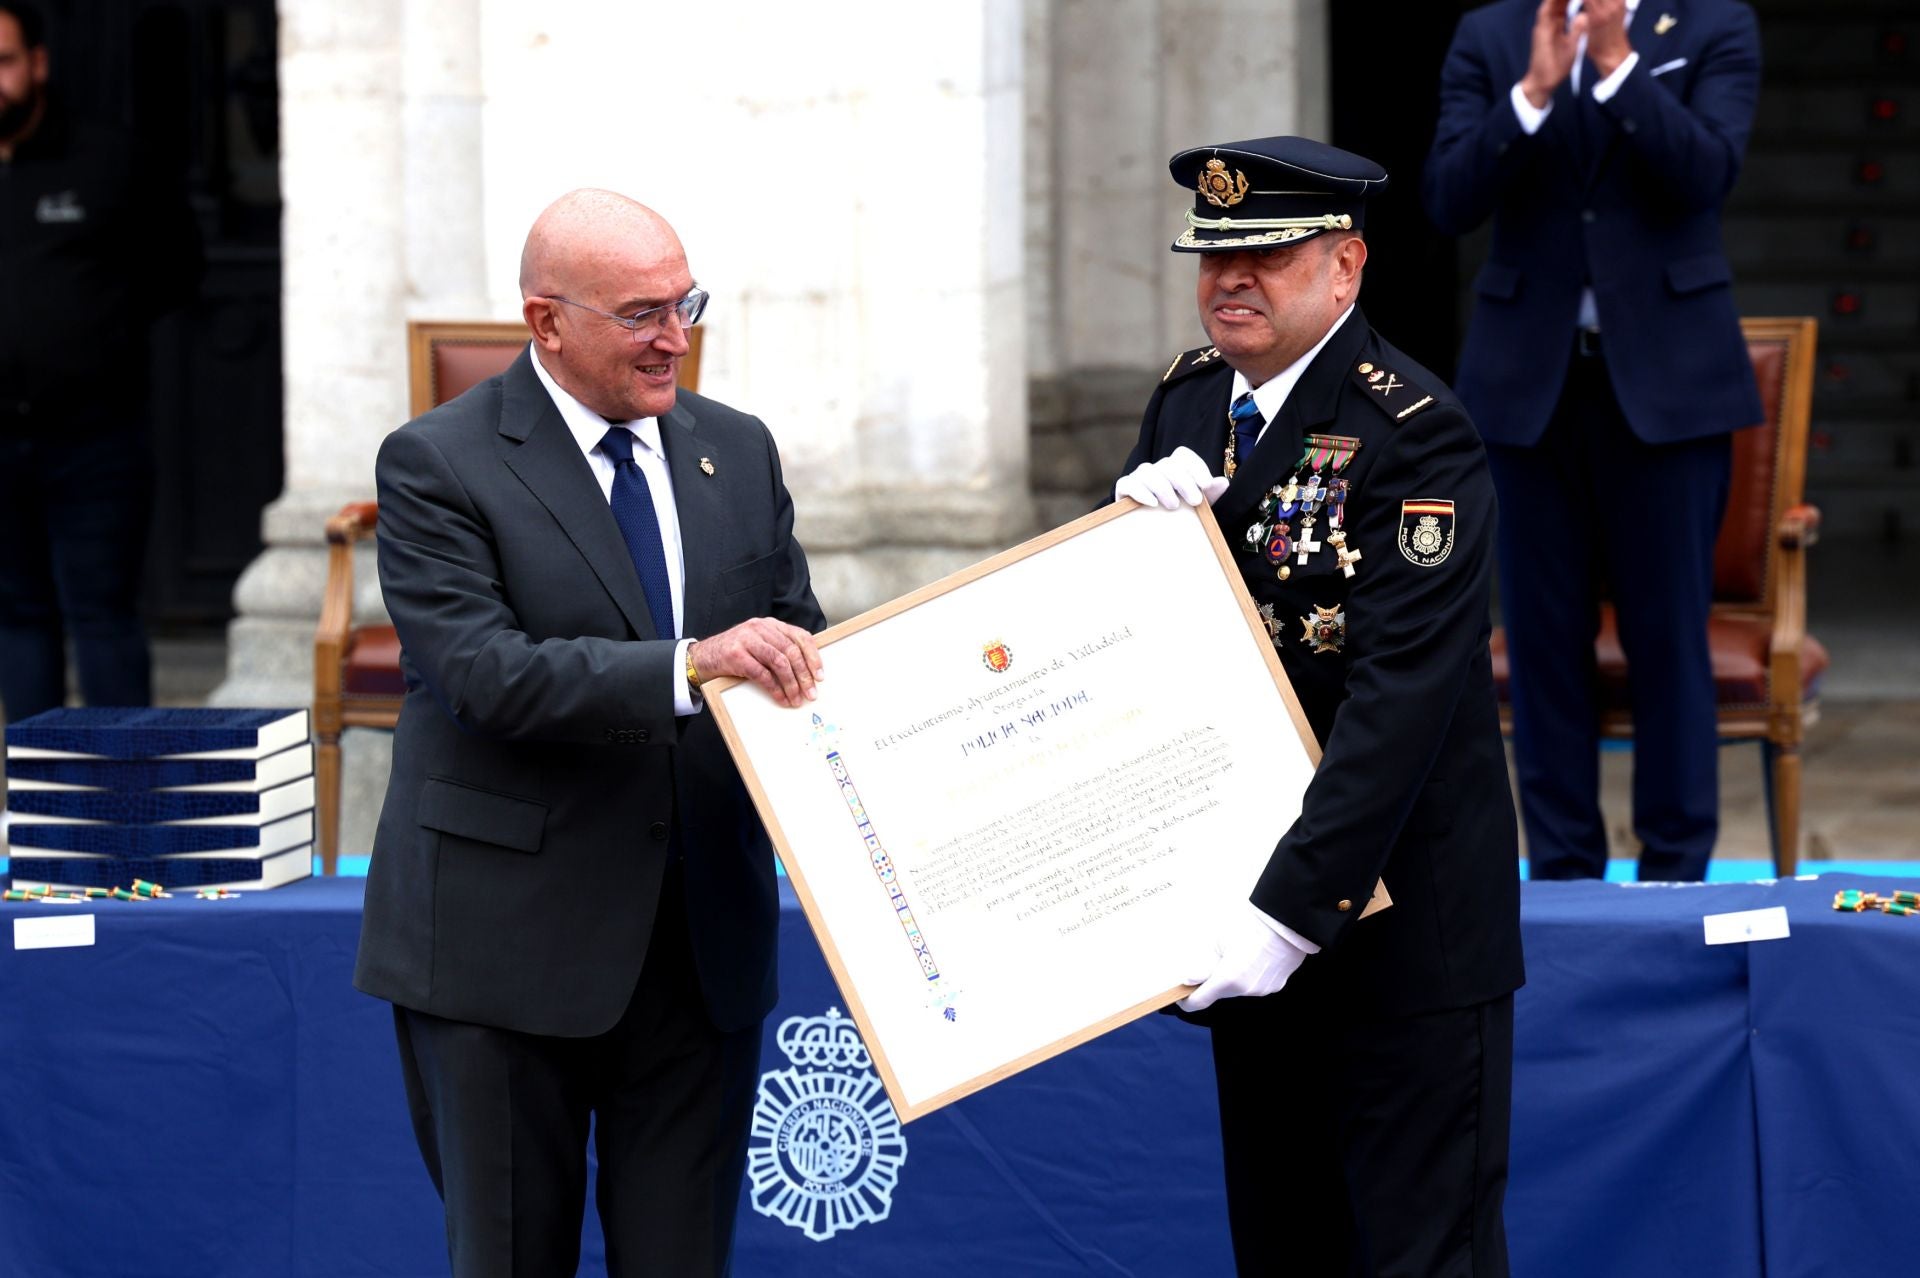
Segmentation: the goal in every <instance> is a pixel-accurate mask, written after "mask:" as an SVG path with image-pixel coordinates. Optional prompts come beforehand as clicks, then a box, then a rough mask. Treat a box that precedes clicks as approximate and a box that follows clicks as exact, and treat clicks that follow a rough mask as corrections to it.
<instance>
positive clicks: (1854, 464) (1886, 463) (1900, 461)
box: [1807, 407, 1920, 486]
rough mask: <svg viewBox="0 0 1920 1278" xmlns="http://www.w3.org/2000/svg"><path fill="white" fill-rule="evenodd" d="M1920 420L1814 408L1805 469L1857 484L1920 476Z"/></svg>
mask: <svg viewBox="0 0 1920 1278" xmlns="http://www.w3.org/2000/svg"><path fill="white" fill-rule="evenodd" d="M1916 466H1920V425H1917V424H1916V423H1915V422H1914V421H1913V420H1911V419H1909V420H1907V421H1904V422H1903V421H1895V420H1890V419H1887V418H1868V419H1865V420H1845V419H1838V418H1835V417H1834V416H1833V415H1832V414H1831V413H1826V412H1822V411H1820V410H1819V409H1818V408H1817V407H1816V408H1815V410H1814V414H1813V439H1812V440H1811V442H1810V443H1809V446H1808V449H1807V472H1808V474H1810V475H1811V474H1816V473H1817V474H1819V475H1820V476H1822V477H1823V478H1825V479H1829V480H1835V481H1842V480H1844V481H1845V482H1848V483H1855V484H1867V485H1869V486H1871V485H1872V484H1878V483H1896V482H1897V483H1911V482H1914V481H1915V480H1916V479H1920V470H1916Z"/></svg>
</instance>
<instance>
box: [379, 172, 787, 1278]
mask: <svg viewBox="0 0 1920 1278" xmlns="http://www.w3.org/2000/svg"><path fill="white" fill-rule="evenodd" d="M521 288H522V292H523V294H524V295H525V302H524V314H525V316H526V319H527V322H528V325H529V327H530V329H531V330H532V335H533V341H532V348H531V353H530V354H526V355H522V356H521V358H520V359H519V360H518V361H517V362H515V364H514V365H513V366H512V367H511V368H510V369H508V371H507V372H506V373H504V374H502V375H501V376H499V377H495V378H492V379H491V380H489V381H486V382H484V383H482V384H481V385H479V386H478V387H476V388H474V389H473V390H472V391H470V392H468V393H467V394H465V395H462V396H461V397H460V398H458V399H456V400H454V401H453V402H451V403H449V404H447V405H445V406H443V407H440V408H437V409H435V410H434V411H432V412H431V413H428V414H427V415H425V416H424V417H421V418H418V419H416V420H415V421H413V422H410V423H408V424H407V426H406V427H405V428H404V429H402V430H399V431H396V432H395V433H393V434H392V435H390V436H388V438H387V439H386V441H385V443H384V444H383V446H382V447H381V450H380V456H379V461H378V465H377V471H376V474H377V478H378V484H379V499H380V528H379V562H380V580H381V586H382V588H383V590H384V592H385V597H386V602H387V607H388V609H389V611H390V612H391V613H392V615H393V620H394V624H395V626H396V627H397V628H398V630H399V634H400V641H401V644H402V647H403V649H404V652H405V656H404V660H403V666H404V670H405V673H406V679H407V689H408V691H407V697H406V701H405V704H404V706H403V708H402V710H401V714H400V722H399V727H398V730H397V732H396V735H395V739H394V752H393V753H394V763H393V773H392V779H391V782H390V784H389V787H388V791H387V800H386V805H385V807H384V809H383V810H382V812H381V816H380V825H379V832H378V834H377V836H376V840H375V844H374V850H373V860H372V866H371V869H370V870H369V874H368V882H367V904H366V922H365V925H364V929H363V932H362V937H361V945H360V955H359V963H358V967H357V969H356V973H355V982H356V984H357V985H358V986H359V988H361V989H363V990H365V991H367V992H368V993H370V994H374V995H377V996H379V997H381V998H384V999H388V1000H390V1001H391V1002H392V1003H394V1005H395V1009H396V1013H395V1014H396V1024H397V1027H398V1034H399V1041H400V1047H401V1056H402V1062H403V1066H404V1069H405V1076H406V1083H407V1088H408V1096H409V1100H410V1102H411V1105H412V1108H413V1111H414V1120H415V1127H416V1132H417V1135H418V1137H419V1140H420V1145H421V1149H422V1152H423V1153H424V1155H425V1157H426V1161H427V1165H428V1168H429V1170H430V1172H431V1173H432V1175H433V1178H434V1183H435V1186H436V1187H437V1188H438V1189H439V1190H440V1191H441V1194H442V1196H443V1198H444V1199H445V1201H446V1207H447V1231H448V1242H449V1249H450V1252H451V1256H452V1261H453V1269H454V1272H455V1274H456V1275H459V1276H460V1278H467V1276H469V1275H494V1274H500V1275H508V1274H511V1275H538V1276H542V1278H545V1276H548V1275H555V1274H570V1273H572V1272H573V1271H574V1267H575V1264H576V1262H577V1257H578V1247H579V1237H580V1220H581V1213H582V1210H583V1202H584V1193H585V1176H586V1150H585V1143H586V1139H587V1131H588V1120H589V1117H590V1116H591V1117H593V1118H594V1119H595V1120H596V1122H597V1128H596V1131H595V1148H596V1152H597V1154H598V1158H599V1185H598V1197H597V1201H598V1204H599V1209H600V1215H601V1220H602V1224H603V1226H604V1229H605V1232H606V1237H607V1248H608V1261H609V1266H610V1269H611V1270H612V1272H613V1273H614V1274H616V1275H619V1274H636V1273H643V1272H644V1273H649V1274H651V1273H662V1274H665V1273H671V1274H675V1275H680V1274H709V1273H719V1272H722V1271H724V1270H725V1268H726V1265H727V1257H728V1246H729V1241H730V1238H731V1231H732V1225H733V1214H734V1209H735V1204H736V1202H737V1200H738V1197H739V1193H740V1179H741V1173H742V1170H743V1167H744V1157H745V1137H746V1125H747V1118H748V1115H749V1112H750V1109H751V1104H752V1098H753V1085H754V1077H755V1072H756V1069H757V1064H758V1053H759V1043H760V1021H761V1018H762V1017H764V1016H765V1015H766V1013H767V1012H768V1011H769V1010H771V1009H772V1007H773V1005H774V1001H775V988H774V944H775V927H776V919H777V908H778V903H777V897H776V894H775V886H774V868H773V855H772V850H771V848H770V846H769V844H768V841H767V838H766V835H765V833H764V831H763V829H762V827H761V825H760V822H759V819H758V818H757V816H756V815H755V813H754V811H753V808H752V805H751V803H750V801H749V799H748V796H747V794H746V793H745V790H744V788H743V786H742V784H741V782H740V778H739V776H738V774H737V773H736V771H735V769H734V767H733V764H732V762H731V760H730V758H729V757H728V754H727V751H726V748H725V745H724V743H723V742H722V740H721V738H720V736H719V734H718V732H717V730H716V729H715V727H714V722H713V718H712V716H711V715H709V714H706V713H703V712H701V710H700V708H699V705H698V695H699V694H698V682H699V680H701V679H710V678H713V677H715V676H717V675H722V674H731V675H739V676H743V677H747V678H751V679H754V680H755V681H756V682H758V683H760V684H761V686H762V687H764V688H766V689H767V690H768V691H769V692H770V693H772V694H773V695H774V696H775V697H776V698H777V699H778V700H780V701H781V702H782V703H784V704H788V705H797V704H800V703H801V702H803V701H804V700H805V699H806V698H808V697H810V696H811V695H812V685H813V681H814V679H815V678H816V677H817V675H818V673H819V669H820V665H819V656H818V653H817V652H816V650H815V649H814V646H813V643H812V640H811V638H810V637H809V634H808V632H809V630H811V629H814V628H817V627H819V626H820V625H822V624H823V619H822V617H821V614H820V609H819V607H818V605H817V604H816V603H815V601H814V596H813V592H812V589H811V587H810V585H809V583H808V576H807V565H806V559H805V556H804V555H803V554H802V552H801V549H800V546H799V544H798V543H797V542H795V541H794V539H793V508H792V504H791V502H790V501H789V499H788V496H787V491H786V488H785V486H784V484H783V482H782V479H781V471H780V461H779V457H778V454H777V453H776V451H775V448H774V444H773V440H772V438H771V437H770V436H769V434H768V433H767V430H766V428H765V426H763V425H762V424H761V423H760V421H759V420H758V419H756V418H753V417H750V416H748V415H746V414H744V413H740V412H736V411H735V410H733V409H731V408H727V407H725V406H724V405H721V404H718V403H715V402H714V401H712V400H709V399H705V398H702V397H700V396H698V395H692V394H686V393H680V394H678V395H676V393H675V389H674V378H675V371H676V366H677V364H678V361H679V358H680V357H681V356H683V355H684V354H685V353H686V351H687V343H686V334H685V327H686V325H687V324H688V323H691V322H692V321H693V320H694V319H696V318H697V315H698V311H699V308H700V305H701V303H702V301H703V295H701V294H699V292H698V290H697V289H696V288H695V285H694V281H693V277H692V275H691V274H690V273H689V271H688V269H687V263H686V258H685V254H684V252H683V251H682V249H681V248H680V244H679V241H678V239H677V238H676V237H675V236H674V234H673V231H672V229H671V228H670V227H668V226H667V224H666V223H665V222H664V221H662V220H661V219H659V218H658V217H657V216H656V215H654V214H653V213H651V212H650V211H648V210H646V209H644V208H642V207H641V206H639V205H637V204H633V203H632V202H631V201H628V200H625V199H624V198H622V197H620V196H617V195H613V194H611V193H608V192H601V191H580V192H574V193H573V194H571V195H568V196H565V197H562V199H561V200H560V201H558V202H557V203H556V204H554V205H553V206H552V207H550V208H549V209H548V210H547V211H546V212H545V213H543V214H542V215H541V217H540V219H539V220H538V221H537V222H536V223H535V225H534V228H533V231H532V232H531V233H530V235H529V237H528V246H527V250H526V254H525V257H524V258H523V266H522V278H521ZM636 321H637V324H636ZM636 329H637V331H636ZM654 429H657V435H654V434H653V433H652V431H653V430H654ZM623 435H624V436H628V437H629V438H628V441H627V442H626V444H625V446H624V447H622V446H618V445H619V444H620V439H619V437H620V436H623ZM628 448H630V449H631V452H632V454H633V456H634V458H635V460H628V461H626V462H624V463H620V462H618V460H617V458H615V457H614V456H613V455H612V454H614V453H623V452H625V451H626V450H627V449H628ZM648 454H654V455H653V456H648ZM643 461H644V462H646V463H647V464H648V465H650V466H651V467H652V473H651V475H650V476H647V475H645V469H646V468H645V467H643V466H642V462H643ZM629 467H635V468H640V469H641V470H642V472H643V477H644V478H646V490H645V499H648V500H650V503H651V509H652V511H653V513H654V516H655V519H656V522H657V525H658V527H657V528H655V529H654V530H653V531H652V532H650V533H647V534H645V536H642V535H641V534H640V533H638V532H636V526H635V525H634V524H633V523H632V522H631V520H632V517H633V515H634V507H633V506H632V503H629V504H628V505H627V506H626V507H624V508H623V507H622V505H621V501H622V497H621V494H622V484H623V482H627V481H623V479H622V478H621V472H622V471H624V470H626V469H627V468H629ZM663 489H664V492H663ZM627 491H628V492H629V493H631V492H632V491H633V490H632V489H631V488H629V489H628V490H627ZM610 501H611V503H612V504H611V505H610ZM655 556H658V557H657V558H655ZM673 560H678V561H680V564H681V570H680V571H679V572H678V573H671V571H669V576H677V577H678V579H679V584H678V585H677V586H676V588H674V589H673V590H672V592H671V593H672V595H673V598H672V600H671V605H670V606H671V609H672V612H673V613H674V614H676V615H677V616H676V618H675V619H673V620H667V619H666V614H665V612H664V611H663V608H664V607H666V606H668V601H665V600H663V599H661V598H660V597H659V592H660V589H661V587H662V586H663V585H665V584H667V583H666V582H663V581H662V580H661V579H660V578H659V577H658V576H655V577H653V578H651V579H650V578H649V576H648V572H647V569H646V567H645V566H644V565H645V564H646V563H647V562H652V563H655V564H661V563H664V562H666V561H673ZM656 618H660V620H656ZM663 622H664V624H663ZM670 628H671V629H674V630H677V632H678V637H676V634H675V633H670V632H669V629H670Z"/></svg>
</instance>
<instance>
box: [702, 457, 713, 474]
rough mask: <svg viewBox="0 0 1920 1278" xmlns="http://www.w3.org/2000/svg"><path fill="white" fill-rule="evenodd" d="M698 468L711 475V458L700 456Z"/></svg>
mask: <svg viewBox="0 0 1920 1278" xmlns="http://www.w3.org/2000/svg"><path fill="white" fill-rule="evenodd" d="M700 469H701V470H703V471H705V472H706V473H707V474H709V475H711V474H712V473H713V459H712V458H710V457H702V458H701V459H700Z"/></svg>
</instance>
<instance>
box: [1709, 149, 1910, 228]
mask: <svg viewBox="0 0 1920 1278" xmlns="http://www.w3.org/2000/svg"><path fill="white" fill-rule="evenodd" d="M1899 148H1900V149H1899V150H1898V151H1894V150H1890V149H1889V148H1888V146H1887V145H1886V144H1885V143H1883V142H1882V140H1881V139H1878V138H1876V139H1873V140H1872V141H1871V142H1867V141H1864V140H1863V141H1861V142H1860V143H1859V144H1858V145H1857V146H1848V145H1842V144H1840V143H1839V142H1837V141H1836V142H1835V143H1834V144H1833V145H1828V146H1809V145H1807V144H1806V143H1805V142H1803V141H1801V140H1799V139H1788V138H1780V137H1773V138H1768V139H1765V141H1764V143H1762V142H1761V140H1760V139H1756V144H1755V145H1754V146H1752V147H1751V148H1749V150H1748V152H1747V159H1746V163H1745V164H1744V165H1743V166H1742V167H1741V170H1740V179H1739V182H1738V183H1737V184H1736V185H1735V186H1734V189H1733V196H1732V198H1731V199H1730V200H1729V201H1728V205H1729V207H1730V208H1735V209H1740V210H1743V211H1744V210H1748V209H1752V208H1754V207H1756V206H1761V205H1771V204H1783V205H1785V206H1787V207H1790V208H1791V207H1794V206H1795V205H1796V203H1799V204H1801V205H1814V206H1830V207H1838V208H1841V209H1851V208H1855V207H1857V208H1858V209H1859V210H1860V215H1861V216H1862V217H1866V216H1869V215H1870V213H1871V212H1872V211H1873V210H1875V209H1890V208H1891V209H1895V210H1896V211H1898V212H1902V213H1911V212H1913V211H1914V209H1915V207H1916V202H1920V143H1915V142H1912V141H1908V140H1905V139H1902V140H1901V142H1900V143H1899ZM1868 165H1878V166H1879V167H1878V175H1879V176H1878V180H1877V181H1871V182H1869V181H1866V180H1863V178H1862V176H1861V171H1862V169H1863V167H1864V166H1868ZM1896 206H1897V208H1896Z"/></svg>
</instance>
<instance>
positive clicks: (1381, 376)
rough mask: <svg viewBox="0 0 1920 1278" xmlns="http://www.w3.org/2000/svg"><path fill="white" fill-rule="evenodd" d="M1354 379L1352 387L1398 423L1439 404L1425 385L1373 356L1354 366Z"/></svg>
mask: <svg viewBox="0 0 1920 1278" xmlns="http://www.w3.org/2000/svg"><path fill="white" fill-rule="evenodd" d="M1352 377H1353V384H1354V385H1355V386H1358V387H1359V388H1360V389H1361V390H1363V391H1365V392H1367V399H1368V401H1369V402H1371V403H1372V404H1373V405H1374V406H1375V407H1376V408H1378V409H1379V410H1380V411H1381V412H1383V413H1385V414H1386V415H1387V416H1388V417H1391V418H1392V419H1393V420H1394V421H1396V422H1403V421H1405V420H1407V418H1409V417H1412V416H1413V415H1414V414H1415V413H1418V412H1420V411H1422V410H1424V409H1428V408H1432V407H1433V405H1434V403H1435V402H1436V401H1435V400H1434V398H1433V396H1432V394H1431V393H1429V392H1428V391H1427V389H1426V388H1425V387H1424V386H1421V385H1419V384H1418V383H1417V382H1410V381H1408V380H1407V379H1406V378H1405V377H1402V376H1401V375H1400V374H1399V373H1396V372H1395V371H1393V370H1392V369H1390V368H1388V367H1387V366H1386V365H1384V364H1382V363H1380V362H1379V361H1378V360H1377V359H1375V358H1374V357H1373V356H1371V355H1369V356H1366V357H1365V358H1363V359H1361V360H1360V361H1359V362H1358V363H1356V364H1355V365H1354V366H1353V373H1352Z"/></svg>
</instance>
